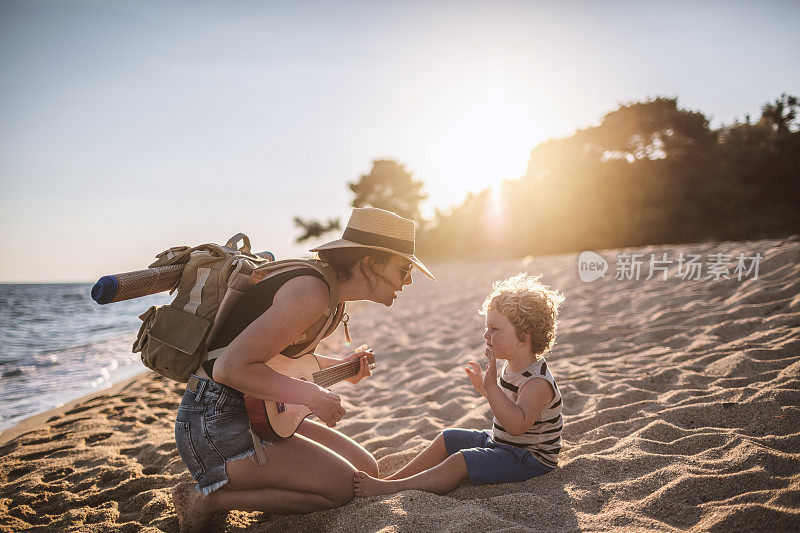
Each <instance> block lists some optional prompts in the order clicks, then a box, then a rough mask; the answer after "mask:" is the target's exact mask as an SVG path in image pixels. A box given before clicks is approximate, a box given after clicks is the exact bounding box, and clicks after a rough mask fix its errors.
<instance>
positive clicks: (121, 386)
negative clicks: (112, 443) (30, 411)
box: [0, 369, 152, 446]
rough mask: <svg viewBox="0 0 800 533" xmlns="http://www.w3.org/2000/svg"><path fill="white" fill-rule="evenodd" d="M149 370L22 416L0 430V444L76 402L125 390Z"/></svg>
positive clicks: (39, 424) (58, 416)
mask: <svg viewBox="0 0 800 533" xmlns="http://www.w3.org/2000/svg"><path fill="white" fill-rule="evenodd" d="M150 372H152V371H151V370H150V369H145V370H144V371H142V372H139V373H138V374H136V375H135V376H133V377H129V378H126V379H124V380H122V381H119V382H117V383H112V384H111V385H109V386H108V387H106V388H105V389H101V390H96V391H93V392H89V393H87V394H84V395H83V396H80V397H79V398H75V399H74V400H70V401H69V402H67V403H65V404H64V405H62V406H60V407H54V408H52V409H48V410H47V411H43V412H41V413H37V414H35V415H31V416H29V417H27V418H24V419H22V420H20V421H19V422H17V423H16V424H15V425H13V426H11V427H10V428H7V429H4V430H3V431H2V432H0V446H2V445H4V444H6V443H7V442H9V441H11V440H14V439H15V438H17V437H19V436H20V435H23V434H25V433H28V432H30V431H35V430H36V429H38V428H39V427H40V426H42V425H44V424H45V423H46V422H47V421H48V420H49V419H51V418H53V417H57V418H60V417H61V416H64V414H65V413H66V411H69V410H71V409H73V408H75V407H77V406H78V404H81V403H84V402H88V401H90V400H93V399H94V398H96V397H98V396H101V395H116V394H119V393H120V392H122V391H123V390H125V389H126V388H127V387H128V386H129V385H130V384H131V383H132V382H134V381H136V380H138V379H141V378H142V377H143V376H146V375H147V374H148V373H150Z"/></svg>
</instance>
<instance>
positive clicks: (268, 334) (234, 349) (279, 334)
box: [213, 276, 329, 407]
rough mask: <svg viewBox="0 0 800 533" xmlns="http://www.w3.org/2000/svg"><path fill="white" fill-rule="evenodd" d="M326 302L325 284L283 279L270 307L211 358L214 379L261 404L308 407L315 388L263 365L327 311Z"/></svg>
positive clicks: (316, 280)
mask: <svg viewBox="0 0 800 533" xmlns="http://www.w3.org/2000/svg"><path fill="white" fill-rule="evenodd" d="M328 298H329V297H328V288H327V285H325V283H324V282H323V281H322V280H320V279H319V278H316V277H313V276H299V277H296V278H293V279H291V280H289V281H287V282H286V283H285V284H284V285H283V287H281V288H280V289H279V290H278V292H277V293H276V294H275V297H274V299H273V304H272V306H271V307H270V308H269V309H267V310H266V311H265V312H264V313H263V314H262V315H261V316H260V317H258V318H257V319H256V320H254V321H253V322H252V323H251V324H250V325H249V326H247V328H245V329H244V331H242V332H241V333H240V334H239V335H238V336H237V337H236V338H235V339H234V340H233V342H231V344H230V346H229V347H228V349H227V350H225V353H224V354H223V355H222V356H220V357H219V358H218V359H217V362H216V363H215V365H214V376H213V378H214V380H215V381H217V382H219V383H224V384H225V385H228V386H230V387H233V388H235V389H237V390H239V391H242V392H243V393H245V394H247V395H248V396H253V397H256V398H261V399H262V400H271V401H281V402H286V403H295V404H300V405H307V406H309V405H308V404H309V402H310V401H311V400H312V398H313V397H314V396H315V395H317V394H318V392H319V389H320V387H318V386H317V385H315V384H314V383H310V382H308V381H302V380H298V379H294V378H290V377H288V376H284V375H282V374H279V373H277V372H275V371H274V370H272V369H270V368H269V367H267V366H266V365H265V364H264V363H265V362H267V361H269V360H270V359H271V358H272V357H274V356H275V355H277V354H278V353H279V352H280V351H281V350H283V349H284V348H285V347H286V346H288V345H289V344H291V343H292V342H293V341H294V340H295V339H296V338H297V337H299V336H300V334H302V333H303V332H304V331H305V330H306V329H307V328H308V327H310V326H311V325H312V324H313V323H314V322H316V321H317V319H319V317H320V316H321V315H322V314H323V313H324V312H325V311H326V310H327V308H328ZM309 407H310V406H309Z"/></svg>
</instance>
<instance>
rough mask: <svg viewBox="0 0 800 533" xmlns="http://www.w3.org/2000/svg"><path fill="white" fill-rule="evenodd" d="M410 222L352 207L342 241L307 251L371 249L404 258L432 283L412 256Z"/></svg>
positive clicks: (398, 216) (419, 263) (420, 264)
mask: <svg viewBox="0 0 800 533" xmlns="http://www.w3.org/2000/svg"><path fill="white" fill-rule="evenodd" d="M415 235H416V229H415V227H414V221H413V220H409V219H407V218H403V217H401V216H400V215H397V214H395V213H392V212H391V211H386V210H384V209H378V208H377V207H356V208H355V209H353V213H352V214H351V215H350V220H349V221H348V222H347V227H346V228H345V229H344V233H343V234H342V238H341V239H338V240H335V241H331V242H328V243H325V244H323V245H321V246H317V247H316V248H312V249H311V250H310V251H311V252H319V251H321V250H333V249H334V248H372V249H374V250H383V251H384V252H389V253H392V254H395V255H399V256H400V257H404V258H406V259H408V260H409V261H411V263H412V264H413V265H414V266H415V267H417V268H418V269H420V270H421V271H422V273H423V274H425V275H426V276H428V277H429V278H431V279H432V280H434V281H435V280H436V278H435V277H433V274H431V271H430V270H428V267H426V266H425V265H423V264H422V261H420V260H419V259H417V256H415V255H414V237H415Z"/></svg>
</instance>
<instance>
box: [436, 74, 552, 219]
mask: <svg viewBox="0 0 800 533" xmlns="http://www.w3.org/2000/svg"><path fill="white" fill-rule="evenodd" d="M536 133H537V132H536V119H535V117H534V116H533V114H532V113H531V111H530V110H529V108H528V106H527V105H526V103H524V102H523V101H522V100H521V99H519V98H514V97H513V95H511V94H510V93H509V92H508V91H506V90H505V89H504V88H503V87H499V86H498V87H495V88H493V89H492V90H490V91H487V92H486V93H484V94H483V95H482V96H480V97H478V98H474V99H473V100H472V101H470V102H468V103H467V104H465V105H463V106H461V107H460V108H458V110H457V111H456V113H455V114H454V115H453V116H451V117H449V118H448V119H447V120H446V121H445V122H444V125H443V127H442V128H441V130H440V132H439V135H438V136H436V137H435V140H434V147H433V153H432V157H433V158H434V160H433V161H432V162H431V163H432V166H433V167H434V168H432V169H431V171H430V172H429V173H428V175H429V176H431V177H433V176H436V177H437V178H438V179H434V180H431V182H430V183H429V190H430V193H431V201H432V202H433V203H434V204H436V205H437V206H443V207H450V206H453V205H455V204H457V203H459V202H461V201H462V200H463V199H464V197H465V196H466V194H467V193H468V192H470V191H479V190H481V189H485V188H486V187H490V186H492V185H494V184H497V183H498V182H499V181H500V180H502V179H513V178H518V177H520V176H522V175H523V174H524V173H525V168H526V166H527V163H528V156H529V154H530V151H531V149H533V147H534V146H535V141H536Z"/></svg>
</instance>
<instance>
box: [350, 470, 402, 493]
mask: <svg viewBox="0 0 800 533" xmlns="http://www.w3.org/2000/svg"><path fill="white" fill-rule="evenodd" d="M399 490H400V489H399V488H396V487H395V483H393V482H391V481H384V480H382V479H377V478H374V477H372V476H370V475H369V474H367V473H366V472H362V471H361V470H359V471H358V472H356V473H355V474H353V491H355V493H356V496H358V497H359V498H369V497H370V496H378V495H379V494H392V493H394V492H398V491H399Z"/></svg>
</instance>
